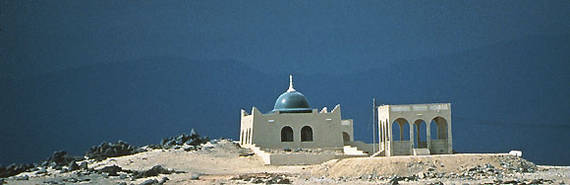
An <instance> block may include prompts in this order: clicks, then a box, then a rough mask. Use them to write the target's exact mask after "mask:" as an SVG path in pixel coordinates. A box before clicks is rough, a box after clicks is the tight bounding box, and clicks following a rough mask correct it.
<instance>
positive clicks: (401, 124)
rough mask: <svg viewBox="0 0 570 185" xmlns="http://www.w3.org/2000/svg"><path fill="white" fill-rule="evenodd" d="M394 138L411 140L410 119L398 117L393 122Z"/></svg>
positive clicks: (395, 139)
mask: <svg viewBox="0 0 570 185" xmlns="http://www.w3.org/2000/svg"><path fill="white" fill-rule="evenodd" d="M392 139H393V141H404V140H410V125H409V123H408V120H406V119H404V118H398V119H396V120H394V122H392Z"/></svg>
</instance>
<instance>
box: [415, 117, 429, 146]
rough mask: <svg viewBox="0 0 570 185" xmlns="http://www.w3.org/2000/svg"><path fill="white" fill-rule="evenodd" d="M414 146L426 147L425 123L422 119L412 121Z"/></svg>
mask: <svg viewBox="0 0 570 185" xmlns="http://www.w3.org/2000/svg"><path fill="white" fill-rule="evenodd" d="M413 129H414V148H427V124H426V122H425V121H424V120H422V119H418V120H416V121H414V128H413Z"/></svg>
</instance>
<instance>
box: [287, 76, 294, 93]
mask: <svg viewBox="0 0 570 185" xmlns="http://www.w3.org/2000/svg"><path fill="white" fill-rule="evenodd" d="M292 91H295V89H293V75H289V89H287V92H292Z"/></svg>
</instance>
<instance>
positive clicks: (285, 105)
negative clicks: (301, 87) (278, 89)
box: [273, 91, 312, 113]
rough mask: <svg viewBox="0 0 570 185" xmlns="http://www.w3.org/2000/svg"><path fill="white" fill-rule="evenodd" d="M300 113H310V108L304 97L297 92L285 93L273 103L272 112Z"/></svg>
mask: <svg viewBox="0 0 570 185" xmlns="http://www.w3.org/2000/svg"><path fill="white" fill-rule="evenodd" d="M275 111H279V112H285V113H300V112H311V111H312V110H311V107H310V106H309V102H308V101H307V98H305V95H303V94H302V93H300V92H297V91H287V92H285V93H283V94H281V95H280V96H279V97H278V98H277V100H276V101H275V106H273V112H275Z"/></svg>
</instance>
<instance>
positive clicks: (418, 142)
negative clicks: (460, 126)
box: [239, 75, 452, 165]
mask: <svg viewBox="0 0 570 185" xmlns="http://www.w3.org/2000/svg"><path fill="white" fill-rule="evenodd" d="M375 111H376V112H378V113H377V114H376V113H375V117H377V118H378V119H377V120H378V122H377V125H376V126H377V127H376V128H378V129H377V131H378V142H377V143H372V144H370V143H364V142H362V141H355V140H354V129H353V120H352V119H343V118H342V115H341V107H340V105H336V106H335V107H334V108H333V109H332V110H331V111H329V110H328V109H327V107H324V108H322V109H321V110H320V111H319V110H318V109H313V108H311V107H310V105H309V101H308V100H307V98H306V97H305V96H304V95H303V94H302V93H301V92H299V91H297V90H295V89H294V88H293V77H292V76H291V75H290V76H289V89H287V91H285V92H284V93H283V94H281V95H280V96H279V97H278V98H277V100H276V101H275V105H274V107H273V110H272V111H270V112H268V113H265V114H264V113H261V111H260V110H259V109H257V108H256V107H252V109H251V112H250V113H248V112H246V110H244V109H242V110H241V129H240V135H239V143H240V145H241V146H242V147H246V148H250V149H252V150H253V151H254V152H255V154H256V155H258V156H260V157H261V158H262V159H263V160H264V162H265V163H266V164H275V165H284V164H316V163H321V162H324V161H327V160H330V159H334V158H345V157H355V156H358V157H362V156H374V157H376V156H394V155H430V154H444V153H451V152H452V148H451V147H452V143H451V109H450V104H449V103H446V104H413V105H382V106H375ZM408 120H410V121H412V122H408ZM424 120H431V121H432V122H435V125H436V126H437V128H434V129H432V130H430V126H432V124H431V122H430V123H427V122H425V121H424ZM390 123H393V124H390ZM422 123H423V124H424V125H421V124H422ZM426 124H429V125H426ZM405 126H408V127H409V129H408V131H409V136H414V137H409V138H408V139H407V140H404V137H403V136H404V135H405V134H407V133H408V132H404V131H403V130H404V129H405V128H404V127H405ZM422 126H423V127H426V126H427V129H424V130H421V128H422ZM393 129H398V130H399V135H398V136H399V138H398V137H396V138H394V137H393V131H392V130H393ZM414 130H415V131H416V132H415V134H414ZM434 131H435V134H431V135H435V136H437V137H436V138H433V139H432V138H430V133H431V132H434ZM420 132H425V133H426V134H420ZM397 133H398V132H396V134H397ZM420 135H427V139H423V140H422V139H421V137H420ZM414 138H416V139H415V140H414ZM307 150H308V151H311V152H303V151H307ZM284 151H285V152H284ZM314 151H319V152H314Z"/></svg>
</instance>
